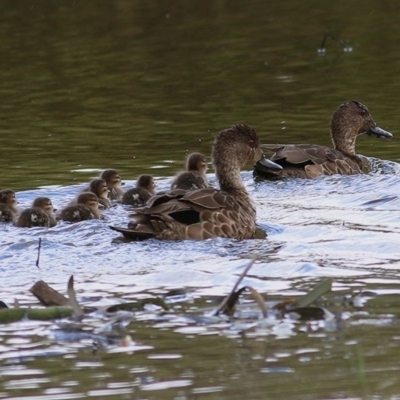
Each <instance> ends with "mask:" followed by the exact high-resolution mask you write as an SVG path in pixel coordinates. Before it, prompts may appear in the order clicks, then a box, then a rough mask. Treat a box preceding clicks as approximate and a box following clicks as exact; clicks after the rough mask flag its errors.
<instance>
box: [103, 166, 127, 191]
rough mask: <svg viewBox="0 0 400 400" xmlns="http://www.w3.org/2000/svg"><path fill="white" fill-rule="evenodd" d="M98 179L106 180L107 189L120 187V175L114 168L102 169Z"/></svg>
mask: <svg viewBox="0 0 400 400" xmlns="http://www.w3.org/2000/svg"><path fill="white" fill-rule="evenodd" d="M100 179H104V180H105V181H106V183H107V186H108V188H109V189H111V188H116V187H120V186H121V185H122V183H121V176H120V175H119V173H118V171H117V170H115V169H106V170H104V171H103V172H102V173H101V175H100Z"/></svg>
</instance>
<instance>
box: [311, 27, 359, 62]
mask: <svg viewBox="0 0 400 400" xmlns="http://www.w3.org/2000/svg"><path fill="white" fill-rule="evenodd" d="M328 38H331V39H332V40H333V41H335V42H336V43H337V44H338V45H339V46H342V48H343V51H344V52H345V53H351V52H352V51H353V47H351V46H350V45H349V44H348V43H347V42H345V41H343V40H340V39H338V38H337V37H336V36H335V35H334V34H333V33H331V32H325V34H324V38H323V39H322V43H321V46H319V48H318V54H319V55H320V56H321V57H323V56H325V55H326V48H325V42H326V39H328Z"/></svg>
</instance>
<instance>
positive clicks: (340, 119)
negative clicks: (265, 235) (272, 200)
mask: <svg viewBox="0 0 400 400" xmlns="http://www.w3.org/2000/svg"><path fill="white" fill-rule="evenodd" d="M330 130H331V139H332V142H333V145H334V148H333V149H331V148H329V147H326V146H320V145H316V144H298V145H296V144H291V145H287V144H264V145H261V147H262V148H263V149H268V150H270V151H273V152H274V154H273V155H272V156H271V160H272V161H274V162H276V163H278V164H280V165H281V166H282V167H283V169H282V171H280V172H279V171H270V170H268V169H267V168H265V167H264V166H262V165H261V164H260V163H257V164H256V165H255V172H256V174H257V175H259V176H263V177H266V178H272V179H276V178H282V177H285V178H315V177H317V176H319V175H334V174H341V175H355V174H362V173H363V172H362V162H361V159H360V157H358V156H357V154H356V152H355V143H356V138H357V136H358V135H361V134H363V133H366V134H368V135H374V136H377V137H386V138H389V137H392V134H391V133H390V132H387V131H385V130H383V129H381V128H379V127H378V126H377V124H376V123H375V121H374V120H373V118H372V116H371V114H370V113H369V111H368V108H367V107H365V106H364V105H363V104H361V103H359V102H356V101H349V102H347V103H344V104H342V105H341V106H339V108H338V109H337V110H336V111H335V112H334V113H333V115H332V118H331V125H330Z"/></svg>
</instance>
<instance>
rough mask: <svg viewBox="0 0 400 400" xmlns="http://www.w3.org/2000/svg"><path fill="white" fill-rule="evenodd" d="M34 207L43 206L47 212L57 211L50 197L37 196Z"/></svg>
mask: <svg viewBox="0 0 400 400" xmlns="http://www.w3.org/2000/svg"><path fill="white" fill-rule="evenodd" d="M32 207H37V208H41V209H42V210H43V211H44V212H45V213H47V214H49V215H52V214H53V212H55V211H57V210H56V209H55V208H54V207H53V203H52V202H51V200H50V199H49V198H48V197H37V198H36V199H35V200H34V201H33V203H32Z"/></svg>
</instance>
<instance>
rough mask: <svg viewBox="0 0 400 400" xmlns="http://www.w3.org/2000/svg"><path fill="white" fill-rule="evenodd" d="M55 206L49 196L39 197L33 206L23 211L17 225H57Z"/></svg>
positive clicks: (21, 226)
mask: <svg viewBox="0 0 400 400" xmlns="http://www.w3.org/2000/svg"><path fill="white" fill-rule="evenodd" d="M54 211H55V210H54V208H53V204H52V202H51V200H50V199H49V198H48V197H37V198H36V199H35V200H34V201H33V204H32V207H30V208H27V209H25V210H23V211H22V212H21V214H20V215H19V217H18V219H17V221H16V223H15V225H16V226H18V227H20V228H32V227H36V226H42V227H48V228H49V227H53V226H56V225H57V221H56V218H55V216H54Z"/></svg>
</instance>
